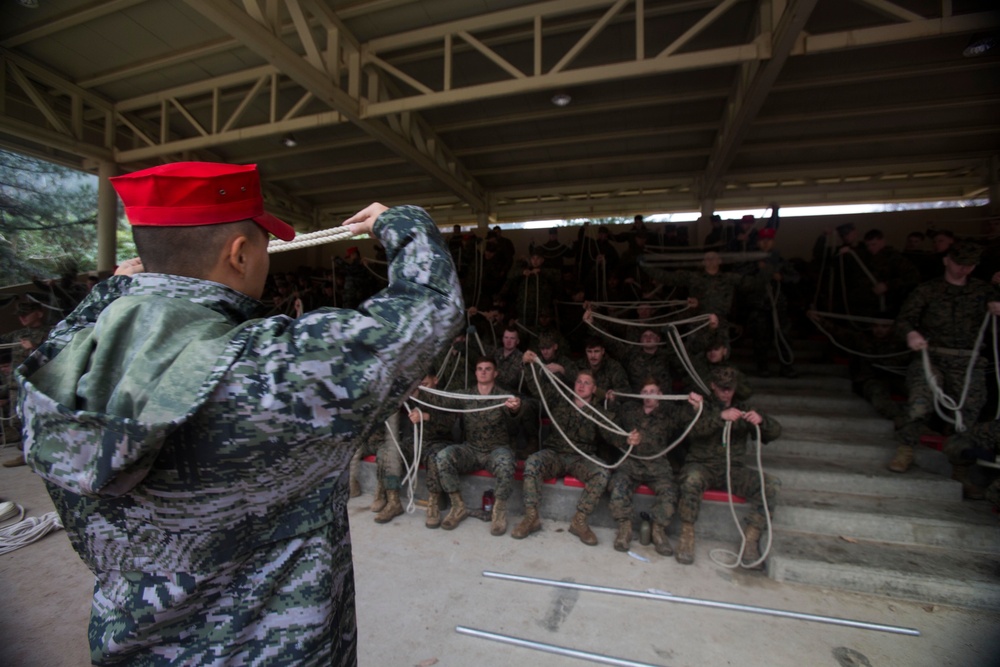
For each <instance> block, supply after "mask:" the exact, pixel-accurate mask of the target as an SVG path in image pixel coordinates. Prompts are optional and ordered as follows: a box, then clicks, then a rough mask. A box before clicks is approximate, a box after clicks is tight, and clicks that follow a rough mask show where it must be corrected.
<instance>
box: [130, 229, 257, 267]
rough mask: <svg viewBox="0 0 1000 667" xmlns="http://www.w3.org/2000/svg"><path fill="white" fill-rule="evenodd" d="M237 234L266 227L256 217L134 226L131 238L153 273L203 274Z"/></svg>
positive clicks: (250, 234) (247, 233) (253, 232)
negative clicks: (224, 221) (201, 222)
mask: <svg viewBox="0 0 1000 667" xmlns="http://www.w3.org/2000/svg"><path fill="white" fill-rule="evenodd" d="M234 234H244V235H246V236H247V237H248V238H254V235H255V234H263V235H264V236H265V237H266V236H267V231H266V230H265V229H264V228H263V227H261V226H260V225H258V224H257V223H256V222H254V221H253V220H240V221H237V222H226V223H222V224H217V225H197V226H193V227H156V226H150V225H140V226H133V227H132V239H133V240H134V241H135V248H136V250H137V251H138V253H139V258H140V259H142V265H143V268H145V270H146V271H149V272H152V273H171V274H174V275H178V276H188V277H190V278H203V277H205V276H206V275H208V272H209V271H211V270H212V268H213V267H214V266H215V262H216V260H218V258H219V253H220V252H222V246H223V244H224V243H226V242H227V241H228V240H229V239H230V238H232V236H233V235H234Z"/></svg>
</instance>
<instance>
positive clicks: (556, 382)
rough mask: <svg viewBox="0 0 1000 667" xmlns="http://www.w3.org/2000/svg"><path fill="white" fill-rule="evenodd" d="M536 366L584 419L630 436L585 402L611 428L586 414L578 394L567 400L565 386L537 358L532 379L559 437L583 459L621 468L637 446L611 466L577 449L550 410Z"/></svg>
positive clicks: (612, 468) (619, 433) (599, 464)
mask: <svg viewBox="0 0 1000 667" xmlns="http://www.w3.org/2000/svg"><path fill="white" fill-rule="evenodd" d="M536 366H537V367H539V368H541V369H542V371H543V374H547V377H548V378H549V382H551V383H552V385H553V386H554V387H556V389H557V390H558V391H559V394H560V395H561V396H563V398H564V399H566V402H567V403H569V404H570V405H572V406H573V409H575V410H576V411H577V412H579V413H580V414H581V415H583V416H584V417H586V418H587V419H589V420H590V421H592V422H594V424H596V425H597V426H598V427H600V428H603V429H605V430H607V431H611V432H612V433H615V434H617V435H621V436H625V437H626V438H627V437H628V435H629V434H628V433H626V432H625V431H623V430H622V429H621V428H620V427H619V426H618V425H617V424H615V423H614V422H612V421H611V420H610V419H608V417H607V416H606V415H604V414H602V413H601V412H600V411H599V410H598V409H597V408H595V407H594V406H593V405H591V404H590V403H588V402H586V401H583V406H584V407H586V408H590V410H592V411H593V412H594V413H595V414H597V415H598V416H600V417H601V418H602V419H604V420H605V421H606V422H610V424H611V426H607V425H605V424H601V423H600V422H598V421H597V420H596V419H594V418H593V417H591V416H590V415H588V414H587V413H586V412H584V411H583V410H581V409H580V406H578V405H577V404H576V401H577V399H579V400H581V401H582V400H583V399H581V398H580V397H579V396H576V394H573V398H572V399H570V398H567V397H566V396H565V395H563V384H562V383H561V382H560V381H559V379H558V378H556V377H555V376H554V375H553V374H552V373H551V371H549V369H547V368H545V365H544V364H542V362H541V360H539V359H537V358H536V359H535V362H534V363H533V364H531V377H532V379H534V381H535V386H536V387H537V388H538V395H539V396H541V397H542V405H543V406H544V407H545V411H546V412H547V413H548V415H549V419H550V420H551V421H552V425H553V426H555V427H556V430H557V431H559V435H561V436H562V437H563V440H565V441H566V442H567V443H569V446H570V447H572V448H573V449H574V450H575V451H576V453H577V454H579V455H580V456H582V457H583V458H585V459H587V460H588V461H590V462H591V463H593V464H594V465H597V466H600V467H602V468H607V469H609V470H614V469H615V468H617V467H618V466H620V465H621V464H622V463H624V462H625V459H627V458H628V457H629V456H630V455H631V454H632V450H633V449H634V448H635V445H629V446H628V450H627V451H626V452H625V453H624V454H623V455H622V457H621V458H620V459H618V461H617V462H615V463H613V464H611V465H609V464H607V463H605V462H604V461H602V460H600V459H595V458H594V457H593V456H590V455H589V454H587V453H586V452H585V451H583V450H582V449H580V448H579V447H577V445H576V443H575V442H573V441H572V440H571V439H570V437H569V436H568V435H566V432H565V431H563V429H562V426H560V425H559V422H558V421H557V420H556V418H555V414H554V413H553V412H552V410H551V409H549V402H548V399H546V398H545V392H544V391H542V386H541V383H540V382H539V381H538V373H537V372H536V371H535V367H536Z"/></svg>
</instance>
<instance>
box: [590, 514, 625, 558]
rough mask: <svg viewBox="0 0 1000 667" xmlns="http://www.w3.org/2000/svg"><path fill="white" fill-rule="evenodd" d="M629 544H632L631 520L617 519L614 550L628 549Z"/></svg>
mask: <svg viewBox="0 0 1000 667" xmlns="http://www.w3.org/2000/svg"><path fill="white" fill-rule="evenodd" d="M581 539H582V538H581ZM630 546H632V522H631V521H629V520H628V519H626V520H624V521H619V522H618V535H616V536H615V551H628V548H629V547H630Z"/></svg>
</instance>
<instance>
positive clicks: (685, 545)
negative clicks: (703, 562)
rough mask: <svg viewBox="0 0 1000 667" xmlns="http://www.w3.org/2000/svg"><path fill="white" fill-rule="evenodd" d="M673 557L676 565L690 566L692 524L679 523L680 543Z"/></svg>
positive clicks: (692, 552)
mask: <svg viewBox="0 0 1000 667" xmlns="http://www.w3.org/2000/svg"><path fill="white" fill-rule="evenodd" d="M674 557H675V558H676V559H677V562H678V563H681V564H683V565H690V564H691V563H693V562H694V524H693V523H688V522H687V521H684V522H683V523H681V541H680V542H678V543H677V551H675V552H674Z"/></svg>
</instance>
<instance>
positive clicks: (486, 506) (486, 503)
mask: <svg viewBox="0 0 1000 667" xmlns="http://www.w3.org/2000/svg"><path fill="white" fill-rule="evenodd" d="M495 499H496V498H495V497H494V496H493V489H486V490H485V491H483V511H484V512H492V511H493V501H494V500H495Z"/></svg>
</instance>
